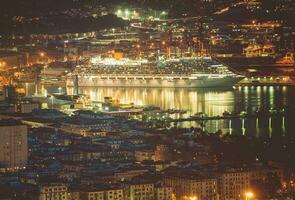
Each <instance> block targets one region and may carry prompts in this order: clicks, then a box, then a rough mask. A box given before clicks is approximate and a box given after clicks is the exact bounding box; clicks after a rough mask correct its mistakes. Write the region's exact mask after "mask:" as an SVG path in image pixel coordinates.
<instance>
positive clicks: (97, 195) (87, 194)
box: [81, 190, 104, 200]
mask: <svg viewBox="0 0 295 200" xmlns="http://www.w3.org/2000/svg"><path fill="white" fill-rule="evenodd" d="M81 200H104V191H100V190H93V191H92V190H91V191H83V192H81Z"/></svg>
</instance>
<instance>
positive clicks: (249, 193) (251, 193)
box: [245, 191, 254, 200]
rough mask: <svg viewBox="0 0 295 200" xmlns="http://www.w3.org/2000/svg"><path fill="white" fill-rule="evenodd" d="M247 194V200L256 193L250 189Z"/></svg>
mask: <svg viewBox="0 0 295 200" xmlns="http://www.w3.org/2000/svg"><path fill="white" fill-rule="evenodd" d="M245 196H246V200H250V199H252V198H253V197H254V193H253V192H250V191H249V192H246V193H245Z"/></svg>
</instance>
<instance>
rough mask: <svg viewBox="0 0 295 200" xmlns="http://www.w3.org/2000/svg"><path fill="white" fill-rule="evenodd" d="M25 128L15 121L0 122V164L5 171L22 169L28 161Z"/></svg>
mask: <svg viewBox="0 0 295 200" xmlns="http://www.w3.org/2000/svg"><path fill="white" fill-rule="evenodd" d="M27 132H28V130H27V126H26V125H23V124H21V123H20V122H19V121H15V120H9V119H8V120H2V121H0V137H1V140H0V163H1V164H2V166H3V168H5V169H7V170H17V169H20V168H23V167H25V166H26V164H27V160H28V144H27Z"/></svg>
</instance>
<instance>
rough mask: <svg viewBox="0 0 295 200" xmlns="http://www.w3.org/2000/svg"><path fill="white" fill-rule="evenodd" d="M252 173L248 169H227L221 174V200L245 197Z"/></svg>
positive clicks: (235, 199)
mask: <svg viewBox="0 0 295 200" xmlns="http://www.w3.org/2000/svg"><path fill="white" fill-rule="evenodd" d="M250 180H251V173H250V172H249V171H248V170H245V171H244V170H235V169H233V170H230V171H225V172H223V173H222V174H220V176H219V181H218V182H219V183H218V186H219V188H218V190H219V193H220V200H238V199H244V198H245V196H244V194H245V192H246V191H247V190H248V189H249V188H250Z"/></svg>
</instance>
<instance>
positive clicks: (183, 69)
mask: <svg viewBox="0 0 295 200" xmlns="http://www.w3.org/2000/svg"><path fill="white" fill-rule="evenodd" d="M243 78H244V77H243V76H241V75H238V74H236V73H234V72H233V71H231V70H230V69H229V68H228V67H227V66H225V65H222V64H221V63H219V62H217V61H216V60H214V59H212V58H211V57H189V58H178V59H167V60H161V61H148V60H129V59H122V60H116V59H112V58H108V59H102V58H100V59H95V62H91V61H90V62H89V63H87V64H85V65H82V66H77V67H76V69H75V70H74V71H73V72H71V73H69V74H68V76H67V81H66V83H67V87H93V86H94V87H167V88H199V87H200V88H209V87H230V86H233V85H234V84H236V83H238V82H239V81H241V80H242V79H243Z"/></svg>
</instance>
